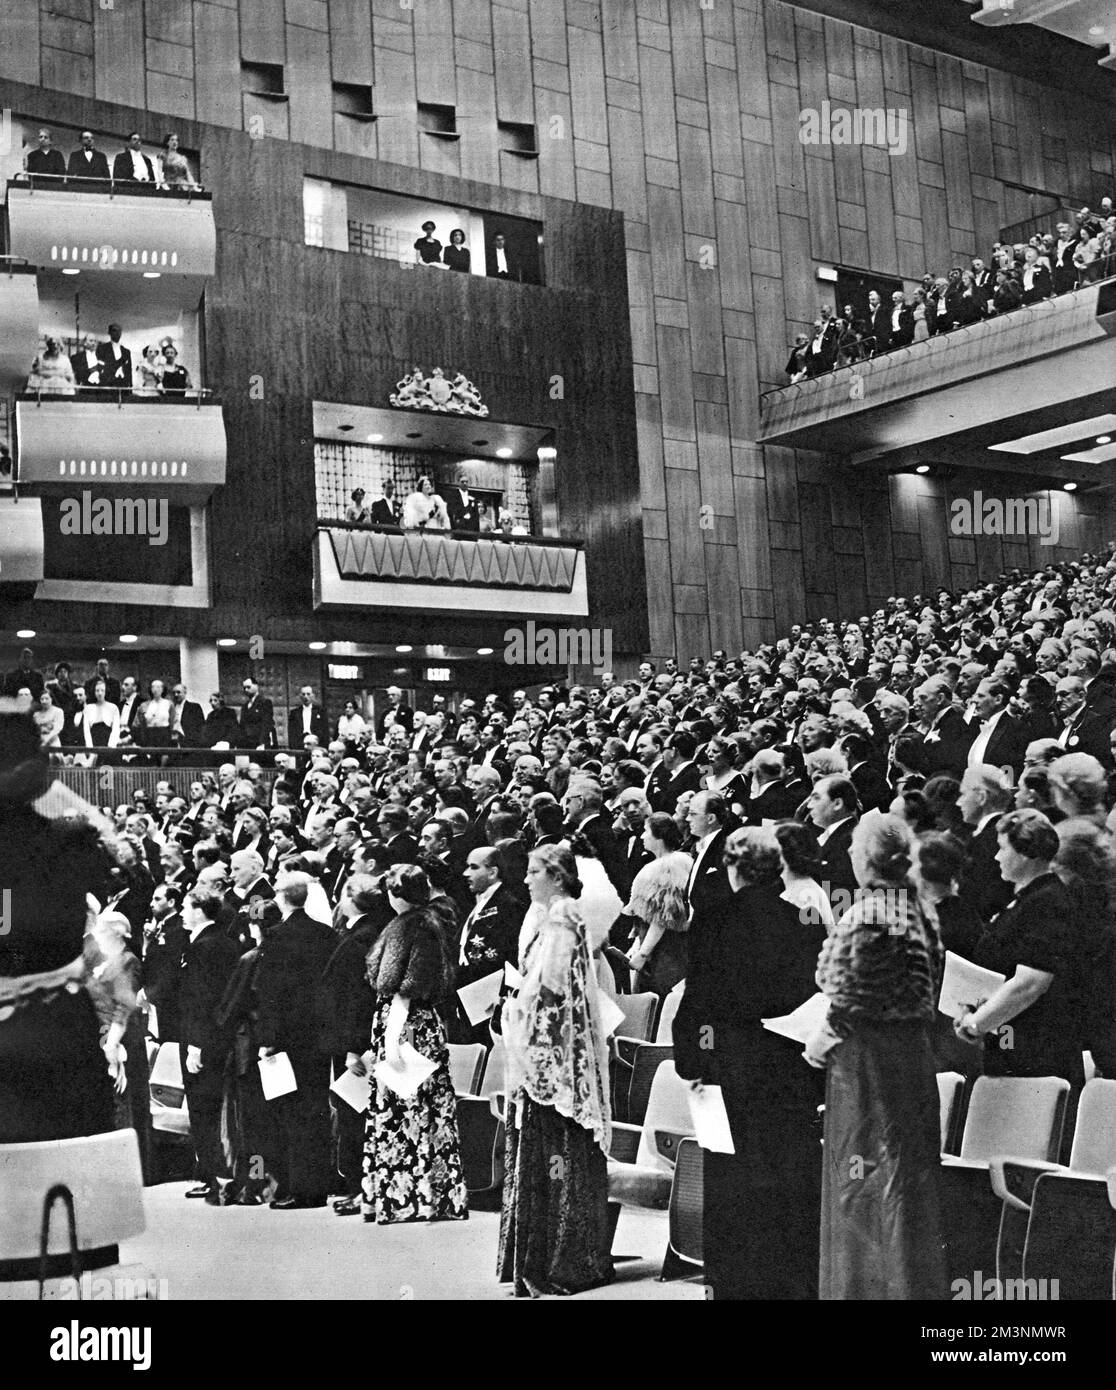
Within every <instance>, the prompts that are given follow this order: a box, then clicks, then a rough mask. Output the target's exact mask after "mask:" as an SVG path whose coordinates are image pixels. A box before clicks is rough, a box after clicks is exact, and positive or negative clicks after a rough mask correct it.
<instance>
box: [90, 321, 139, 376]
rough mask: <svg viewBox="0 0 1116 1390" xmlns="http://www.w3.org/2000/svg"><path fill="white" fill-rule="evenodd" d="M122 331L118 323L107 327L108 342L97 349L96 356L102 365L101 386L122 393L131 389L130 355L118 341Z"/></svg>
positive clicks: (127, 349) (129, 350)
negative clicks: (115, 388)
mask: <svg viewBox="0 0 1116 1390" xmlns="http://www.w3.org/2000/svg"><path fill="white" fill-rule="evenodd" d="M121 332H122V329H121V327H120V325H119V324H118V323H110V324H109V326H108V335H109V336H108V342H107V343H101V344H99V345H98V347H97V356H98V357H99V358H100V359H101V361H102V362H103V363H104V371H103V372H102V373H101V385H102V386H115V387H117V388H118V389H121V390H124V391H130V390H131V389H132V353H131V349H130V348H126V347H125V346H124V344H123V343H122V342H121V341H120V334H121Z"/></svg>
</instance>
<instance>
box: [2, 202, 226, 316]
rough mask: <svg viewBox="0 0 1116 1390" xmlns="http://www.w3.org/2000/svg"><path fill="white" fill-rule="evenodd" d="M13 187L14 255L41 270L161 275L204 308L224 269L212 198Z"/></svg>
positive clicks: (190, 302)
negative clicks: (204, 295)
mask: <svg viewBox="0 0 1116 1390" xmlns="http://www.w3.org/2000/svg"><path fill="white" fill-rule="evenodd" d="M119 187H120V185H110V186H108V187H107V188H106V189H105V191H103V192H102V191H101V190H100V189H99V188H95V187H94V188H90V187H88V185H86V186H82V187H80V188H77V187H73V186H71V185H68V184H63V185H61V186H60V187H54V188H41V187H35V188H31V187H28V186H27V185H26V184H24V183H19V182H12V183H9V184H8V200H7V211H8V250H9V251H10V252H11V254H12V255H13V256H15V257H22V258H23V259H24V260H26V261H27V262H29V263H30V264H31V265H33V266H37V267H38V268H39V269H40V270H52V271H56V272H60V271H63V270H79V271H82V272H83V273H84V272H93V271H98V272H104V273H111V274H117V275H128V276H135V277H140V276H143V275H149V276H152V275H156V274H157V275H159V276H160V278H161V279H163V280H164V281H165V282H166V283H165V284H164V285H163V286H161V291H162V292H163V293H164V294H166V293H167V292H168V291H171V290H173V289H175V288H176V289H177V290H178V291H179V292H180V293H181V296H182V302H183V303H184V304H188V305H191V306H192V307H196V306H197V302H198V298H199V296H200V295H201V292H202V289H203V288H204V282H205V281H206V280H207V279H209V278H210V277H212V276H213V274H214V273H215V271H216V265H217V232H216V228H215V226H214V222H213V200H212V195H211V194H209V193H195V192H190V193H186V192H172V191H168V192H159V191H156V190H152V191H151V192H149V193H144V194H136V193H120V192H118V191H116V190H117V189H118V188H119Z"/></svg>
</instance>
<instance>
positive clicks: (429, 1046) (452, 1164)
mask: <svg viewBox="0 0 1116 1390" xmlns="http://www.w3.org/2000/svg"><path fill="white" fill-rule="evenodd" d="M442 935H443V932H442V929H441V927H440V926H439V925H438V924H437V921H436V919H433V918H432V917H431V916H430V915H428V914H424V913H422V912H421V910H418V909H416V910H414V911H412V912H406V913H404V914H403V915H402V916H400V917H397V918H396V919H395V921H394V922H391V923H389V925H388V926H387V927H386V928H385V930H384V933H383V935H382V936H381V937H380V940H379V941H378V942H377V944H376V945H375V946H374V947H373V949H372V951H371V953H370V955H369V958H368V975H369V979H370V981H371V983H372V987H373V989H374V990H375V991H376V994H377V996H378V998H379V1007H378V1008H377V1010H376V1016H375V1018H374V1019H373V1022H372V1050H373V1051H374V1052H375V1054H376V1061H377V1062H378V1061H382V1060H383V1058H384V1054H385V1038H386V1034H387V1022H388V1012H389V1010H390V1009H391V1001H392V999H393V997H394V996H395V994H397V993H401V994H403V995H405V997H407V998H409V999H410V1001H411V1007H410V1013H409V1015H408V1019H407V1026H406V1028H405V1029H404V1033H403V1036H404V1037H405V1038H408V1039H409V1041H410V1043H411V1045H412V1047H414V1049H415V1050H416V1052H419V1053H421V1054H422V1056H424V1057H426V1058H428V1059H429V1060H430V1061H432V1062H436V1063H437V1064H438V1065H437V1070H436V1071H435V1072H434V1073H433V1075H431V1076H429V1077H428V1078H427V1079H426V1080H425V1081H424V1082H423V1083H422V1085H421V1086H420V1087H419V1088H418V1091H417V1092H416V1093H415V1094H414V1095H413V1096H410V1097H409V1098H406V1099H405V1098H404V1097H402V1096H399V1095H397V1094H396V1093H395V1092H394V1091H392V1090H389V1089H388V1087H386V1086H382V1085H380V1084H379V1083H378V1082H377V1081H376V1080H375V1078H373V1080H372V1094H371V1099H370V1102H369V1107H368V1118H367V1120H366V1122H365V1139H364V1179H363V1183H362V1192H363V1198H364V1210H365V1219H366V1220H369V1221H371V1220H373V1219H374V1220H375V1221H376V1222H377V1223H379V1224H380V1225H388V1224H390V1223H393V1222H397V1221H462V1220H465V1218H467V1217H468V1215H469V1204H468V1197H467V1194H466V1188H465V1179H464V1176H463V1174H462V1170H461V1152H460V1146H459V1141H458V1135H457V1099H456V1097H455V1095H454V1090H453V1081H452V1079H451V1077H450V1070H449V1049H448V1047H447V1046H446V1031H445V1025H444V1024H443V1023H442V1020H441V1018H440V1017H439V1015H438V1013H437V1012H436V1011H435V1008H434V999H435V998H437V997H439V996H440V994H441V993H442V992H443V990H444V982H445V980H446V979H447V978H449V977H451V976H452V962H449V959H448V954H447V950H446V947H445V944H444V942H443V941H442V940H441V937H442ZM423 996H427V997H425V998H424V997H423Z"/></svg>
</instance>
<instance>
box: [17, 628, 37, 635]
mask: <svg viewBox="0 0 1116 1390" xmlns="http://www.w3.org/2000/svg"><path fill="white" fill-rule="evenodd" d="M34 635H35V629H34V628H33V627H21V628H20V629H19V631H18V632H17V633H16V636H17V637H34Z"/></svg>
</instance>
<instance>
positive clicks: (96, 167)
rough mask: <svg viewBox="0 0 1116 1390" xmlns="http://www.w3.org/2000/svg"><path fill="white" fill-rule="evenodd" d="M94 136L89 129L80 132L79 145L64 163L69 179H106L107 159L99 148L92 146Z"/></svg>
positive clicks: (107, 170)
mask: <svg viewBox="0 0 1116 1390" xmlns="http://www.w3.org/2000/svg"><path fill="white" fill-rule="evenodd" d="M93 145H94V137H93V132H92V131H91V130H83V131H82V132H81V147H80V149H76V150H74V152H73V154H71V155H70V160H69V163H68V164H67V165H66V174H67V177H69V178H71V179H107V178H109V177H110V175H109V165H108V159H107V158H106V157H105V156H104V155H103V154H102V153H101V151H100V150H96V149H94V148H93Z"/></svg>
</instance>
